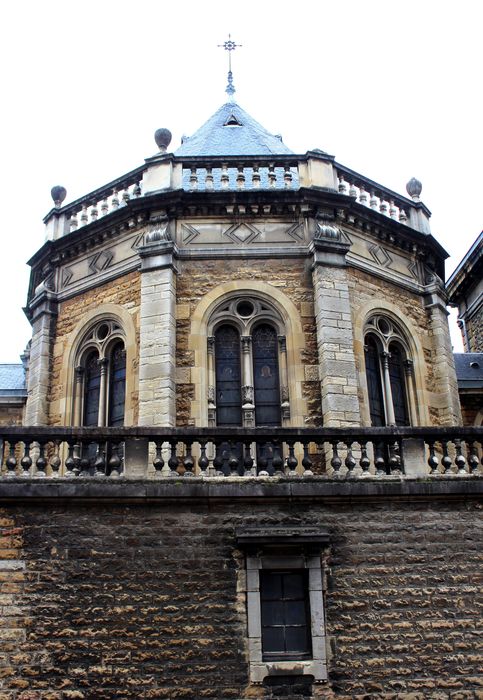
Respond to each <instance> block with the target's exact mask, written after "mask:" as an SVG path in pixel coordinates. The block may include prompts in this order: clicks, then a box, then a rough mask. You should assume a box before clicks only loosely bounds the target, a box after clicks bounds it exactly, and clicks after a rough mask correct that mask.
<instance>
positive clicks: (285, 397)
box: [280, 386, 289, 403]
mask: <svg viewBox="0 0 483 700" xmlns="http://www.w3.org/2000/svg"><path fill="white" fill-rule="evenodd" d="M280 393H281V398H282V403H287V402H288V401H289V393H288V386H283V387H282V389H281V392H280Z"/></svg>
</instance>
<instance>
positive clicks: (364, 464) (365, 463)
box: [359, 439, 371, 477]
mask: <svg viewBox="0 0 483 700" xmlns="http://www.w3.org/2000/svg"><path fill="white" fill-rule="evenodd" d="M359 444H360V446H361V458H360V460H359V466H360V468H361V471H362V473H361V476H362V477H364V476H370V475H371V474H370V466H371V460H370V459H369V457H368V456H367V441H366V440H363V439H360V440H359Z"/></svg>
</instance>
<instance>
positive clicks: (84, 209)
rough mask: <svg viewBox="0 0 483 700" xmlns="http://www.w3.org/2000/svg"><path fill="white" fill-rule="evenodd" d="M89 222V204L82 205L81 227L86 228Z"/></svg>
mask: <svg viewBox="0 0 483 700" xmlns="http://www.w3.org/2000/svg"><path fill="white" fill-rule="evenodd" d="M88 221H89V216H88V215H87V204H83V205H82V211H81V215H80V223H81V226H85V225H86V224H87V223H88Z"/></svg>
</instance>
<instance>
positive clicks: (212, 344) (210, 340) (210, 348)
mask: <svg viewBox="0 0 483 700" xmlns="http://www.w3.org/2000/svg"><path fill="white" fill-rule="evenodd" d="M206 344H207V348H208V355H213V354H214V352H215V336H214V335H209V336H208V338H207V339H206Z"/></svg>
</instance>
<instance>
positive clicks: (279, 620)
mask: <svg viewBox="0 0 483 700" xmlns="http://www.w3.org/2000/svg"><path fill="white" fill-rule="evenodd" d="M283 624H284V603H283V602H282V601H281V600H268V601H267V600H265V601H262V625H263V626H267V625H283Z"/></svg>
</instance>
